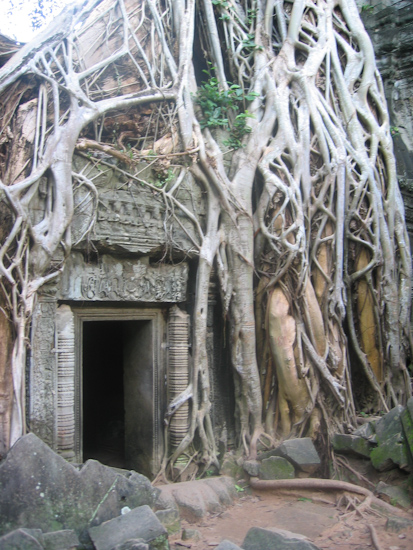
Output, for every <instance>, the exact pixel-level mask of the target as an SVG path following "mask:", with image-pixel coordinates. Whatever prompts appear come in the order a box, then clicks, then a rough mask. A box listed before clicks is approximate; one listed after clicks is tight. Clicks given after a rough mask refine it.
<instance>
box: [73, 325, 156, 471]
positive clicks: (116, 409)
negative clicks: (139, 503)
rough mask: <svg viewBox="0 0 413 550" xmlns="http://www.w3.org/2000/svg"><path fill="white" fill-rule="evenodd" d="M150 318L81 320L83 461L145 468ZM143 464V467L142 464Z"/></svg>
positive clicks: (150, 385)
mask: <svg viewBox="0 0 413 550" xmlns="http://www.w3.org/2000/svg"><path fill="white" fill-rule="evenodd" d="M152 359H153V342H152V323H151V322H150V321H147V320H139V321H135V320H131V321H115V320H103V321H84V322H83V356H82V363H83V369H82V371H83V372H82V377H83V380H82V394H83V397H82V422H83V460H84V461H86V460H87V459H89V458H94V459H96V460H99V461H100V462H102V463H103V464H107V465H109V466H115V467H118V468H133V469H138V468H139V469H138V471H141V472H142V473H145V472H144V471H143V470H144V469H145V457H144V456H142V453H143V452H144V451H143V449H145V448H150V447H151V442H152V430H153V400H152V389H153V361H152ZM142 463H143V466H142Z"/></svg>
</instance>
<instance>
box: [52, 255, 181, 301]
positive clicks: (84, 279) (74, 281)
mask: <svg viewBox="0 0 413 550" xmlns="http://www.w3.org/2000/svg"><path fill="white" fill-rule="evenodd" d="M187 279H188V266H187V265H186V264H179V265H176V266H172V265H162V266H159V267H152V266H149V265H146V264H144V263H141V262H139V261H130V260H121V259H115V258H113V257H111V256H108V255H104V256H102V257H101V259H100V261H99V264H87V263H86V262H85V261H84V260H83V256H82V255H81V254H79V253H74V254H72V256H71V258H70V259H69V260H68V262H67V265H66V267H65V271H64V273H63V277H62V285H61V292H60V296H61V298H62V299H64V300H82V301H85V300H87V301H88V300H90V301H106V300H107V301H133V302H172V303H173V302H183V301H185V299H186V286H187Z"/></svg>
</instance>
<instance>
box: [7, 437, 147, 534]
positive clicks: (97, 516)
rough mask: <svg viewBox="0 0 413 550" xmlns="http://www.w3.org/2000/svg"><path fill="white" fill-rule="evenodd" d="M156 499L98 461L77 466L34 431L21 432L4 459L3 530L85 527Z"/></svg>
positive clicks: (82, 529) (78, 530) (80, 531)
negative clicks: (30, 432) (24, 433)
mask: <svg viewBox="0 0 413 550" xmlns="http://www.w3.org/2000/svg"><path fill="white" fill-rule="evenodd" d="M148 502H149V504H152V503H153V499H152V498H151V497H150V495H149V496H148V491H143V492H141V489H140V485H139V484H136V483H135V482H134V481H132V480H128V479H127V478H126V477H124V476H122V475H119V474H117V473H116V472H114V471H113V470H112V469H111V468H108V467H106V466H103V465H102V464H100V463H99V462H96V461H88V462H87V463H86V464H85V466H84V467H83V468H82V469H81V470H80V471H78V470H77V469H76V468H75V467H74V466H72V465H71V464H69V463H68V462H66V460H64V459H63V458H62V457H60V456H59V455H57V454H56V453H54V452H53V451H52V450H51V449H50V448H49V447H48V446H47V445H46V444H45V443H43V442H42V441H41V440H40V439H39V438H37V437H36V436H35V435H34V434H28V435H26V436H24V437H22V438H20V439H19V440H18V441H17V443H16V444H15V445H14V446H13V447H12V448H11V449H10V451H9V453H8V454H7V456H6V458H5V460H4V461H3V462H2V463H1V464H0V534H3V533H7V532H8V531H11V530H13V529H16V528H18V527H21V526H25V527H27V528H41V529H42V530H43V532H46V533H47V532H51V531H60V530H63V529H73V530H74V531H75V532H76V534H77V535H78V536H79V538H80V539H81V541H82V540H83V538H84V537H86V539H85V540H88V536H87V527H88V526H89V524H90V522H91V521H92V524H94V525H96V524H98V523H100V522H102V521H106V520H108V519H111V518H113V517H116V516H119V515H120V513H121V509H122V508H123V507H124V506H129V507H130V508H136V507H137V506H141V505H143V504H147V503H148Z"/></svg>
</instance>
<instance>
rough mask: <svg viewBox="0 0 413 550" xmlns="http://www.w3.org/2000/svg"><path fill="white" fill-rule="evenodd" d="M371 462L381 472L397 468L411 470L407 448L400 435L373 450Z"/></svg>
mask: <svg viewBox="0 0 413 550" xmlns="http://www.w3.org/2000/svg"><path fill="white" fill-rule="evenodd" d="M370 460H371V463H372V464H373V466H374V467H375V468H376V470H378V471H379V472H385V471H387V470H391V469H392V468H396V467H397V466H398V467H399V468H402V469H404V470H407V471H409V469H410V467H409V457H408V454H407V446H406V444H405V442H404V441H403V440H402V439H401V437H400V435H399V434H395V435H394V436H393V437H391V438H389V439H386V440H385V441H383V442H382V443H380V444H379V445H378V446H377V447H376V448H375V449H372V451H371V453H370Z"/></svg>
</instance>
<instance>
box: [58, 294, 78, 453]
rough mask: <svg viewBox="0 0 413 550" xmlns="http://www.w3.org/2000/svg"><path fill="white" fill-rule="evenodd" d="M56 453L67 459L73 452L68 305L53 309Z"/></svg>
mask: <svg viewBox="0 0 413 550" xmlns="http://www.w3.org/2000/svg"><path fill="white" fill-rule="evenodd" d="M56 331H57V349H56V352H57V450H58V452H59V454H61V455H62V456H63V457H64V458H66V459H67V460H74V459H75V456H76V453H75V351H76V349H75V325H74V319H73V313H72V310H71V309H70V307H69V306H67V305H62V306H60V307H59V308H58V309H57V315H56Z"/></svg>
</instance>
